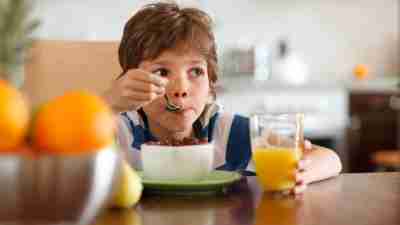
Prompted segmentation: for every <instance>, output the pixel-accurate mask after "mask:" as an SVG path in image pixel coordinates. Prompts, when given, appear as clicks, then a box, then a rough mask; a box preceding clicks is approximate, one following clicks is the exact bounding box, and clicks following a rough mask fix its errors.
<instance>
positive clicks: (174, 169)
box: [141, 138, 214, 180]
mask: <svg viewBox="0 0 400 225" xmlns="http://www.w3.org/2000/svg"><path fill="white" fill-rule="evenodd" d="M141 158H142V168H143V176H144V177H145V178H147V179H155V180H197V179H201V178H203V177H205V176H206V175H208V174H209V173H210V172H211V171H212V170H213V162H214V145H213V144H212V143H208V142H207V141H201V140H198V139H192V138H190V139H189V138H185V139H183V140H182V141H162V142H149V143H146V144H143V145H142V146H141Z"/></svg>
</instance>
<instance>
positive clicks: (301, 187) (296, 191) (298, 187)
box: [292, 183, 307, 195]
mask: <svg viewBox="0 0 400 225" xmlns="http://www.w3.org/2000/svg"><path fill="white" fill-rule="evenodd" d="M306 189H307V185H306V184H305V183H303V184H301V185H296V186H295V187H294V188H293V189H292V193H293V194H295V195H298V194H301V193H304V191H305V190H306Z"/></svg>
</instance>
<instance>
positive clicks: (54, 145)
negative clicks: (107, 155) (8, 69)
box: [0, 80, 115, 155]
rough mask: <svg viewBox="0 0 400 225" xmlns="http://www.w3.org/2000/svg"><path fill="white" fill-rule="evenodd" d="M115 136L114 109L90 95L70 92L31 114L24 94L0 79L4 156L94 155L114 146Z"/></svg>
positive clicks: (1, 149)
mask: <svg viewBox="0 0 400 225" xmlns="http://www.w3.org/2000/svg"><path fill="white" fill-rule="evenodd" d="M33 114H34V115H33ZM32 115H33V116H32ZM114 133H115V121H114V117H113V114H112V112H111V109H110V108H109V107H108V105H107V104H106V103H105V102H104V101H103V100H102V99H101V98H100V97H98V96H96V95H94V94H91V93H90V92H87V91H71V92H67V93H65V94H63V95H62V96H59V97H56V98H54V99H52V100H50V101H49V102H47V103H45V104H43V105H42V106H41V107H40V108H38V110H37V111H36V112H35V113H31V110H30V106H29V105H28V103H27V101H26V99H25V98H24V96H23V95H22V93H21V92H20V91H19V90H17V89H16V88H14V87H13V86H11V85H10V84H8V83H7V82H5V81H1V80H0V153H24V152H26V151H27V149H28V150H29V151H30V152H32V151H33V152H34V153H38V154H64V155H65V154H81V153H91V152H96V151H98V150H101V149H103V148H105V147H107V146H110V145H111V144H112V143H113V140H114Z"/></svg>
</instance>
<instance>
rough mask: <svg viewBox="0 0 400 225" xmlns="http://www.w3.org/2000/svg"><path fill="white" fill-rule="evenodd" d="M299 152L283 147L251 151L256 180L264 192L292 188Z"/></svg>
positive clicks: (261, 148) (260, 148)
mask: <svg viewBox="0 0 400 225" xmlns="http://www.w3.org/2000/svg"><path fill="white" fill-rule="evenodd" d="M299 152H300V151H297V150H296V149H294V148H284V147H273V148H265V147H264V148H263V147H259V148H256V149H255V150H254V151H253V160H254V164H255V167H256V173H257V179H258V181H259V182H260V183H261V185H262V186H263V188H264V189H265V190H267V191H282V190H287V189H290V188H292V187H294V185H295V180H294V171H295V169H296V164H297V162H298V160H299V158H300V154H299Z"/></svg>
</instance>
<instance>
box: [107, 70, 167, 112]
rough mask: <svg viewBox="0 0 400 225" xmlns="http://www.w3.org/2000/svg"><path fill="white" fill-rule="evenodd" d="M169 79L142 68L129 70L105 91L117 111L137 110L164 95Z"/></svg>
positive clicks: (109, 101)
mask: <svg viewBox="0 0 400 225" xmlns="http://www.w3.org/2000/svg"><path fill="white" fill-rule="evenodd" d="M167 83H168V80H167V79H165V78H162V77H160V76H157V75H155V74H152V73H150V72H147V71H144V70H141V69H132V70H129V71H128V72H127V73H126V74H125V75H123V76H122V77H120V78H119V79H118V80H115V81H113V83H112V85H111V88H110V89H109V90H108V91H106V92H105V93H104V98H105V100H106V101H107V102H108V103H109V104H110V106H111V107H112V109H113V110H114V111H115V112H124V111H129V110H137V109H139V108H140V107H142V106H144V105H146V104H148V103H150V102H151V101H153V100H154V99H156V98H158V97H160V96H163V95H164V93H165V86H166V85H167Z"/></svg>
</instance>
